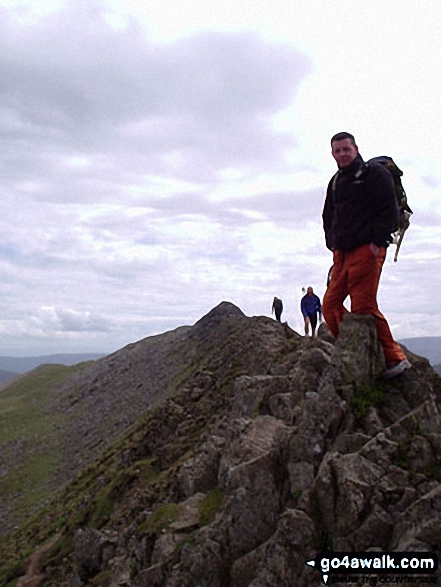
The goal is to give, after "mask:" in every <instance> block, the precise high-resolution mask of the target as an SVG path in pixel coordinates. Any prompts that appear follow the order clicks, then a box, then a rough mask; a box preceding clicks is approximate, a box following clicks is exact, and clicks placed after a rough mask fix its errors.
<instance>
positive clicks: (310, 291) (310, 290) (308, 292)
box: [306, 286, 314, 296]
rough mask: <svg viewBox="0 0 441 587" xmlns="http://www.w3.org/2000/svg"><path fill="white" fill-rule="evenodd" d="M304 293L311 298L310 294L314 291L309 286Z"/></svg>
mask: <svg viewBox="0 0 441 587" xmlns="http://www.w3.org/2000/svg"><path fill="white" fill-rule="evenodd" d="M306 293H307V294H308V295H309V296H312V294H313V293H314V290H313V289H312V287H311V286H309V287H308V289H307V290H306Z"/></svg>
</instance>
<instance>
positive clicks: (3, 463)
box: [0, 363, 87, 533]
mask: <svg viewBox="0 0 441 587" xmlns="http://www.w3.org/2000/svg"><path fill="white" fill-rule="evenodd" d="M85 366H87V363H83V364H80V365H75V366H73V367H65V366H62V365H42V366H41V367H38V368H37V369H35V370H34V371H32V372H31V373H29V374H27V375H24V376H22V377H20V378H19V379H17V380H14V381H13V382H12V383H11V384H9V385H6V386H4V387H3V388H2V389H1V390H0V498H1V506H0V512H1V510H3V513H5V512H8V514H12V518H13V519H14V520H15V522H16V523H18V522H19V521H20V520H23V519H25V518H26V517H27V516H29V514H30V513H31V512H32V511H33V510H34V509H35V508H36V507H38V506H40V505H41V504H42V501H44V499H45V498H47V496H48V493H51V490H52V489H56V484H57V483H56V481H57V466H58V463H59V460H60V458H61V454H60V453H61V449H60V446H61V443H59V439H60V434H61V433H62V425H63V420H62V416H61V414H59V413H57V412H55V411H53V410H51V409H50V404H51V402H52V400H53V399H54V397H55V396H56V394H57V393H58V392H59V389H60V385H61V384H63V383H64V382H65V381H66V380H67V379H68V378H69V377H70V376H71V375H72V374H73V373H75V372H77V371H78V370H80V369H84V368H85ZM25 448H26V450H24V449H25ZM8 517H9V516H8ZM12 518H11V519H12ZM7 530H8V528H3V532H5V531H7ZM0 533H1V530H0Z"/></svg>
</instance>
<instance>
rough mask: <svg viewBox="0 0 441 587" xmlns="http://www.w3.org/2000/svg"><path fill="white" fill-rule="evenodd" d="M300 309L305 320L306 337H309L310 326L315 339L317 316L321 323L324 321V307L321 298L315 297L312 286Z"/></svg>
mask: <svg viewBox="0 0 441 587" xmlns="http://www.w3.org/2000/svg"><path fill="white" fill-rule="evenodd" d="M303 291H305V290H303ZM300 309H301V311H302V314H303V318H304V320H305V336H308V334H309V325H311V336H312V337H313V338H314V336H315V329H316V327H317V314H318V315H319V317H320V322H321V321H322V305H321V303H320V298H319V297H318V296H316V295H315V293H314V290H313V289H312V287H311V286H309V287H308V289H307V290H306V294H305V295H304V296H303V298H302V301H301V302H300Z"/></svg>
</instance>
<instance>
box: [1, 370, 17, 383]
mask: <svg viewBox="0 0 441 587" xmlns="http://www.w3.org/2000/svg"><path fill="white" fill-rule="evenodd" d="M17 375H18V373H13V372H12V371H5V370H3V369H0V384H1V383H5V382H6V381H9V380H10V379H13V378H14V377H17Z"/></svg>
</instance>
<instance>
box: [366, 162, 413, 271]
mask: <svg viewBox="0 0 441 587" xmlns="http://www.w3.org/2000/svg"><path fill="white" fill-rule="evenodd" d="M370 163H379V164H380V165H383V167H385V168H386V169H387V170H388V171H389V173H390V174H391V176H392V178H393V180H394V185H395V195H396V197H397V203H398V209H399V212H400V217H399V220H398V230H397V231H396V232H395V233H394V235H393V238H394V240H393V244H394V245H397V249H396V251H395V256H394V261H395V262H396V261H397V260H398V252H399V250H400V247H401V243H402V242H403V238H404V233H405V232H406V230H407V229H408V228H409V224H410V216H411V214H413V212H412V210H411V209H410V208H409V205H408V203H407V196H406V192H405V191H404V187H403V184H402V183H401V176H402V175H403V172H402V171H401V169H400V168H399V167H398V165H397V164H396V163H395V161H394V160H393V159H392V157H388V156H387V155H381V156H380V157H373V158H372V159H369V161H366V164H367V165H369V164H370Z"/></svg>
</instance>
